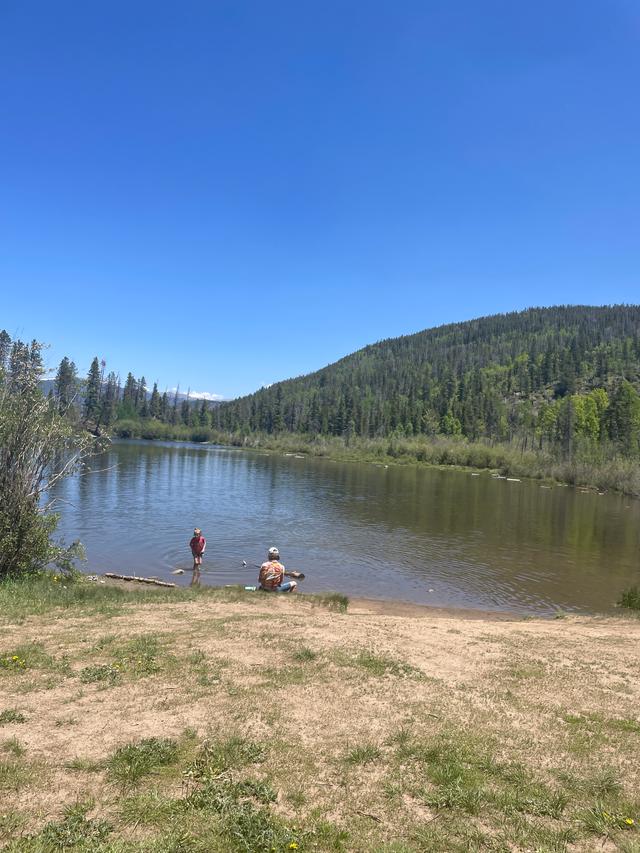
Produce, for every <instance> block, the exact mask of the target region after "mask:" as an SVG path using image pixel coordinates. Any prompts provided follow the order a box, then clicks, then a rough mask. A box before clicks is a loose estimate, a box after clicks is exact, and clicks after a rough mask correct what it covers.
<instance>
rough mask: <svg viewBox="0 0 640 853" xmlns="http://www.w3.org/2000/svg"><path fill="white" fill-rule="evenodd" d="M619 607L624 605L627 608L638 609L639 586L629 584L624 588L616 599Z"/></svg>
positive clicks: (639, 607) (639, 601) (639, 602)
mask: <svg viewBox="0 0 640 853" xmlns="http://www.w3.org/2000/svg"><path fill="white" fill-rule="evenodd" d="M618 604H619V605H620V607H626V608H627V609H629V610H640V587H639V586H637V585H636V586H630V587H629V588H628V589H625V590H624V591H623V593H622V595H621V596H620V598H619V600H618Z"/></svg>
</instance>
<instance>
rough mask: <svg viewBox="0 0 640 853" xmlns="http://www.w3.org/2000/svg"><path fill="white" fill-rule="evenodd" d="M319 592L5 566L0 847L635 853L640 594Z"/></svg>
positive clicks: (107, 851) (639, 845)
mask: <svg viewBox="0 0 640 853" xmlns="http://www.w3.org/2000/svg"><path fill="white" fill-rule="evenodd" d="M322 603H323V602H321V601H318V600H315V599H314V598H313V597H308V598H307V597H304V596H300V597H295V596H294V597H288V598H281V597H278V598H271V597H266V596H258V595H252V594H244V593H243V592H240V591H235V590H218V591H216V590H208V589H202V590H196V591H192V590H169V591H165V590H150V589H140V590H128V589H127V590H125V589H121V588H118V587H109V586H102V585H99V584H95V583H92V582H90V581H87V580H78V581H73V582H67V581H65V580H63V579H59V580H57V581H56V580H54V579H53V578H46V577H45V578H42V577H41V578H36V579H35V580H27V581H23V582H18V583H13V584H2V585H0V800H1V803H2V805H1V807H0V840H1V841H2V843H4V844H5V845H6V848H5V849H7V850H9V851H33V853H35V851H38V853H40V851H42V853H44V851H47V853H48V851H62V850H69V851H76V850H77V851H89V850H91V851H98V853H100V851H101V852H102V853H116V851H122V853H124V851H149V853H152V851H153V853H170V852H171V853H178V851H202V853H204V851H236V850H237V851H247V853H260V851H265V853H272V851H274V850H275V851H289V850H300V851H380V853H382V851H385V853H410V851H438V853H440V851H444V850H446V851H453V853H455V851H472V850H478V851H479V850H491V851H514V850H521V851H529V850H537V851H562V850H571V851H590V850H594V849H598V850H604V851H608V850H622V851H627V853H632V851H636V853H637V851H638V850H639V849H640V834H639V833H638V829H637V824H638V821H639V820H640V802H639V801H638V796H637V791H638V790H639V789H640V769H639V766H638V762H637V754H638V750H639V748H640V720H639V719H638V710H637V709H638V707H640V686H639V684H638V680H637V677H636V674H637V671H638V664H639V660H638V648H639V647H640V620H639V619H638V618H637V616H634V615H631V616H619V617H613V618H604V617H603V618H595V617H593V618H588V617H579V618H578V617H570V618H564V619H557V620H538V619H531V620H522V619H519V620H516V619H513V620H509V619H505V618H504V617H503V618H500V619H498V618H495V619H494V618H491V617H490V616H480V615H478V614H473V613H470V614H460V613H453V612H451V613H448V612H445V611H430V610H428V609H425V610H424V611H419V612H418V613H414V611H408V612H407V613H405V614H402V615H389V614H385V613H384V612H383V613H380V612H374V610H373V609H372V608H369V607H368V606H367V605H366V604H364V603H354V604H352V606H350V607H349V610H348V611H347V612H340V611H338V610H333V609H329V608H328V607H326V606H318V605H319V604H322ZM324 604H329V605H331V604H332V601H331V600H327V601H325V602H324ZM376 609H377V610H379V608H376Z"/></svg>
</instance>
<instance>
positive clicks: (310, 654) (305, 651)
mask: <svg viewBox="0 0 640 853" xmlns="http://www.w3.org/2000/svg"><path fill="white" fill-rule="evenodd" d="M292 657H293V659H294V660H297V661H299V662H300V663H308V662H309V661H312V660H315V659H316V658H317V657H318V653H317V652H314V651H313V649H310V648H308V647H307V646H302V647H301V648H299V649H297V650H296V651H295V652H294V653H293V655H292Z"/></svg>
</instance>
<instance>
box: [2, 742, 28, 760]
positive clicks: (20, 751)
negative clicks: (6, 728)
mask: <svg viewBox="0 0 640 853" xmlns="http://www.w3.org/2000/svg"><path fill="white" fill-rule="evenodd" d="M0 749H2V751H3V752H10V753H11V755H15V757H16V758H20V757H21V756H23V755H24V754H25V752H26V751H27V750H26V747H24V746H23V745H22V744H21V743H20V741H19V740H18V738H17V737H10V738H7V740H5V741H3V743H2V745H1V746H0Z"/></svg>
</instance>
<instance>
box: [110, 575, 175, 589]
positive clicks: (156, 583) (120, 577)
mask: <svg viewBox="0 0 640 853" xmlns="http://www.w3.org/2000/svg"><path fill="white" fill-rule="evenodd" d="M104 576H105V578H112V579H113V580H116V581H137V582H138V583H150V584H153V585H154V586H169V587H174V588H175V586H176V584H174V583H167V581H159V580H156V579H155V578H139V577H136V575H117V574H115V572H105V573H104Z"/></svg>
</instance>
